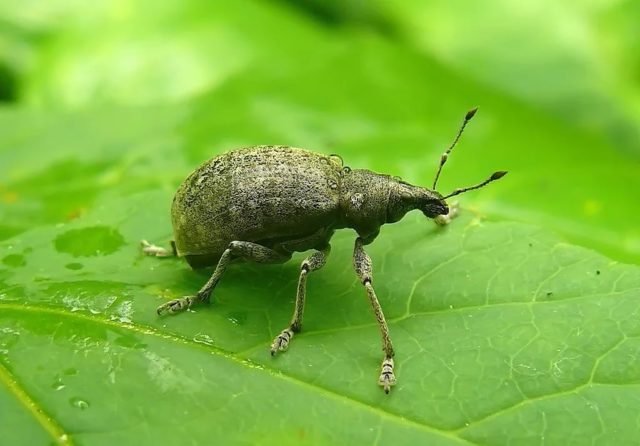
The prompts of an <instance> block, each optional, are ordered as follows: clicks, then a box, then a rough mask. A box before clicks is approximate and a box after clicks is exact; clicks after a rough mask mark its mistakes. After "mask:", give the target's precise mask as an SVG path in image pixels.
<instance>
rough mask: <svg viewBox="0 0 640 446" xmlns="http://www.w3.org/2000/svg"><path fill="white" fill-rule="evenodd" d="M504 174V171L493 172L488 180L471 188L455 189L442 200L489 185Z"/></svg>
mask: <svg viewBox="0 0 640 446" xmlns="http://www.w3.org/2000/svg"><path fill="white" fill-rule="evenodd" d="M506 174H507V172H506V171H504V170H501V171H499V172H494V174H493V175H491V176H490V177H489V178H488V179H486V180H484V181H483V182H482V183H480V184H476V185H475V186H471V187H464V188H459V189H456V190H454V191H453V192H451V193H450V194H449V195H447V196H446V197H442V199H443V200H446V199H447V198H451V197H453V196H455V195H460V194H461V193H464V192H467V191H470V190H474V189H480V188H481V187H484V186H486V185H487V184H489V183H491V182H492V181H495V180H499V179H500V178H502V177H503V176H505V175H506Z"/></svg>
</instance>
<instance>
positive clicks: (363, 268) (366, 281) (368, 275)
mask: <svg viewBox="0 0 640 446" xmlns="http://www.w3.org/2000/svg"><path fill="white" fill-rule="evenodd" d="M363 246H364V240H363V239H362V238H361V237H358V238H357V239H356V245H355V248H354V250H353V266H354V268H355V270H356V274H357V275H358V278H359V279H360V281H361V282H362V285H364V288H365V290H366V291H367V295H368V296H369V300H370V301H371V306H372V307H373V312H374V313H375V315H376V320H377V321H378V326H379V327H380V334H381V335H382V350H383V351H384V359H383V360H382V371H381V373H380V378H379V379H378V384H380V385H381V386H382V387H383V389H384V391H385V393H389V391H390V390H391V386H393V385H395V384H396V376H395V374H394V373H393V365H394V364H393V356H394V354H395V353H394V351H393V345H392V344H391V338H390V337H389V327H387V321H386V320H385V318H384V314H383V313H382V307H380V302H378V297H377V296H376V292H375V291H374V289H373V285H372V280H373V278H372V269H371V258H370V257H369V255H368V254H367V253H366V252H365V250H364V247H363Z"/></svg>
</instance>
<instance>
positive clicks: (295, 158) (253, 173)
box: [142, 109, 506, 393]
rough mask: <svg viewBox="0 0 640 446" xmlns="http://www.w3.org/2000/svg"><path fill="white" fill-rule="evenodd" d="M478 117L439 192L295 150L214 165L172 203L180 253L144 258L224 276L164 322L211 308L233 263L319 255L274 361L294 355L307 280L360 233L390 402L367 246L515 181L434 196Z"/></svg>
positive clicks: (356, 262)
mask: <svg viewBox="0 0 640 446" xmlns="http://www.w3.org/2000/svg"><path fill="white" fill-rule="evenodd" d="M476 110H477V109H473V110H471V111H469V112H468V113H467V114H466V116H465V118H464V121H463V123H462V126H461V127H460V130H459V131H458V134H457V135H456V137H455V139H454V141H453V143H452V144H451V146H450V147H449V148H448V149H447V150H446V151H445V152H444V153H443V155H442V157H441V158H440V165H439V167H438V171H437V173H436V176H435V179H434V181H433V190H430V189H427V188H424V187H420V186H413V185H411V184H409V183H407V182H405V181H402V180H401V179H399V178H397V177H391V176H389V175H383V174H378V173H375V172H371V171H369V170H365V169H350V168H348V167H345V166H343V165H342V159H341V158H340V157H339V156H337V155H330V156H326V155H322V154H318V153H313V152H310V151H307V150H303V149H298V148H293V147H284V146H257V147H249V148H244V149H239V150H235V151H231V152H228V153H225V154H223V155H219V156H217V157H215V158H213V159H211V160H209V161H207V162H205V163H204V164H202V165H201V166H200V167H198V168H197V169H196V170H195V171H194V172H193V173H192V174H191V175H189V177H188V178H187V179H186V180H185V181H184V183H182V185H181V186H180V188H179V189H178V191H177V192H176V195H175V197H174V199H173V205H172V208H171V220H172V223H173V234H174V237H175V241H173V242H172V248H173V249H172V250H167V249H164V248H161V247H158V246H155V245H151V244H149V243H148V242H146V241H144V240H143V241H142V249H143V251H144V253H146V254H148V255H153V256H158V257H166V256H171V255H177V256H181V257H184V258H185V259H186V260H187V262H188V263H189V265H191V267H193V268H201V267H206V266H214V265H215V270H214V272H213V275H212V276H211V278H210V279H209V280H208V281H207V283H205V285H204V286H203V287H202V288H201V289H200V291H198V293H197V294H196V295H195V296H186V297H182V298H179V299H174V300H171V301H169V302H167V303H165V304H163V305H161V306H160V307H158V310H157V311H158V314H160V315H162V314H166V313H176V312H179V311H182V310H185V309H187V308H189V307H191V306H192V305H194V304H196V303H201V302H207V303H208V302H209V299H210V296H211V292H212V291H213V289H214V288H215V286H216V285H217V284H218V282H219V281H220V278H221V277H222V275H223V273H224V271H225V270H226V268H227V265H228V264H229V262H230V261H231V260H232V259H242V260H246V261H251V262H258V263H282V262H286V261H287V260H289V259H290V258H291V255H292V253H293V252H295V251H307V250H310V249H313V250H314V252H313V253H312V254H311V255H310V256H308V257H307V258H306V259H304V260H303V262H302V264H301V266H300V277H299V279H298V289H297V293H296V301H295V309H294V311H293V318H292V320H291V324H290V325H289V326H288V327H287V328H285V329H284V330H282V331H281V332H280V334H278V336H276V338H275V339H274V340H273V342H272V343H271V354H272V355H275V354H276V353H277V352H278V351H283V350H286V349H287V347H288V345H289V343H290V342H291V339H292V337H293V334H294V333H297V332H299V331H300V330H301V329H302V313H303V310H304V300H305V292H306V291H305V290H306V281H307V275H308V274H309V273H310V272H312V271H316V270H318V269H320V268H322V266H324V264H325V262H326V259H327V256H328V255H329V251H330V249H331V246H330V245H329V241H330V240H331V236H332V235H333V233H334V232H335V230H336V229H341V228H352V229H354V230H355V231H356V232H357V234H358V237H357V238H356V241H355V248H354V251H353V266H354V268H355V272H356V274H357V276H358V278H359V280H360V282H361V283H362V285H363V286H364V288H365V290H366V292H367V295H368V296H369V300H370V301H371V305H372V307H373V311H374V313H375V316H376V320H377V321H378V325H379V327H380V332H381V334H382V350H383V351H384V359H383V361H382V371H381V373H380V378H379V380H378V383H379V384H380V385H381V386H382V387H383V389H384V391H385V392H386V393H389V390H390V389H391V386H393V385H394V384H395V383H396V377H395V375H394V372H393V367H394V363H393V356H394V350H393V345H392V343H391V339H390V337H389V329H388V327H387V323H386V321H385V318H384V314H383V313H382V308H381V307H380V303H379V302H378V298H377V297H376V293H375V291H374V289H373V283H372V282H373V280H372V269H371V258H370V257H369V256H368V255H367V253H366V252H365V251H364V246H365V245H368V244H369V243H371V242H372V241H373V240H374V239H375V238H376V236H377V235H378V233H379V231H380V226H382V225H383V224H385V223H394V222H397V221H398V220H400V219H401V218H402V217H403V216H404V215H405V214H406V213H407V212H409V211H411V210H413V209H419V210H421V211H422V213H423V214H424V215H425V216H427V217H428V218H432V219H434V221H435V223H437V224H439V225H445V224H447V223H449V222H450V221H451V218H452V217H453V216H454V215H455V213H456V208H455V207H452V208H451V209H450V208H449V207H448V206H447V204H446V202H445V200H446V199H447V198H450V197H453V196H455V195H458V194H461V193H463V192H466V191H469V190H473V189H478V188H481V187H483V186H485V185H486V184H488V183H490V182H492V181H495V180H497V179H499V178H501V177H503V176H504V175H505V174H506V172H503V171H499V172H495V173H494V174H493V175H491V176H490V177H489V178H488V179H487V180H485V181H483V182H482V183H480V184H477V185H475V186H471V187H466V188H460V189H456V190H454V191H453V192H452V193H450V194H449V195H446V196H442V195H441V194H440V193H438V192H436V190H435V188H436V184H437V181H438V178H439V176H440V172H441V170H442V167H443V166H444V164H445V163H446V161H447V158H448V156H449V154H450V153H451V151H452V150H453V148H454V147H455V145H456V143H457V142H458V139H459V138H460V135H462V132H463V130H464V128H465V126H466V125H467V123H468V122H469V120H470V119H471V118H472V117H473V116H474V115H475V113H476Z"/></svg>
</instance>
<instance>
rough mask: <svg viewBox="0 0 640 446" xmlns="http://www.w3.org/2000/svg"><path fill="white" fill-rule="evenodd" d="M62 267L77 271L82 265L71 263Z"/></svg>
mask: <svg viewBox="0 0 640 446" xmlns="http://www.w3.org/2000/svg"><path fill="white" fill-rule="evenodd" d="M64 267H65V268H67V269H70V270H73V271H77V270H79V269H82V268H84V265H83V264H82V263H77V262H73V263H67V264H66V265H65V266H64Z"/></svg>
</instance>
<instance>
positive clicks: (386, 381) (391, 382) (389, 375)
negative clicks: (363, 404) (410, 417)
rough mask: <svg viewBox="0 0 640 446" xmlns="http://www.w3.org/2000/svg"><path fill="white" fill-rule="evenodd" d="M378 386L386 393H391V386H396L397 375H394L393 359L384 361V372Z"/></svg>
mask: <svg viewBox="0 0 640 446" xmlns="http://www.w3.org/2000/svg"><path fill="white" fill-rule="evenodd" d="M378 384H380V385H381V386H382V388H383V389H384V393H387V394H388V393H389V392H390V391H391V386H395V385H396V375H394V373H393V358H385V359H384V361H382V372H381V373H380V378H379V379H378Z"/></svg>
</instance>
